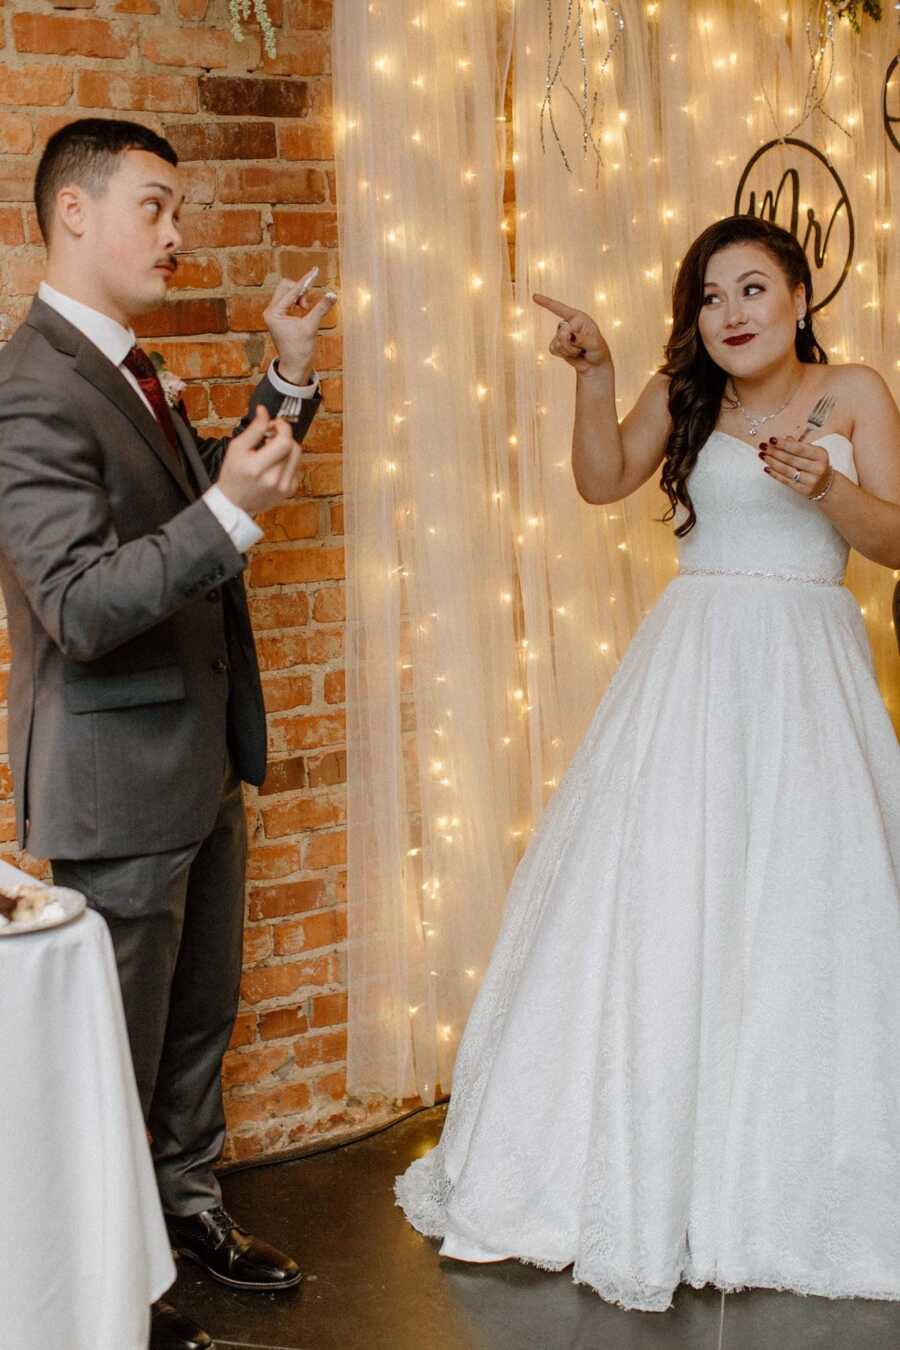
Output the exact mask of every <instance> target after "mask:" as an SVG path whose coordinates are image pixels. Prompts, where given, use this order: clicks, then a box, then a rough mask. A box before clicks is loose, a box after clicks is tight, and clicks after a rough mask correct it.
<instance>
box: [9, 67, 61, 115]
mask: <svg viewBox="0 0 900 1350" xmlns="http://www.w3.org/2000/svg"><path fill="white" fill-rule="evenodd" d="M71 92H72V72H71V70H63V69H62V68H61V67H59V66H15V67H13V66H3V67H0V103H14V104H15V105H16V106H17V107H28V108H58V107H59V106H60V105H61V104H63V103H68V101H69V95H70V94H71Z"/></svg>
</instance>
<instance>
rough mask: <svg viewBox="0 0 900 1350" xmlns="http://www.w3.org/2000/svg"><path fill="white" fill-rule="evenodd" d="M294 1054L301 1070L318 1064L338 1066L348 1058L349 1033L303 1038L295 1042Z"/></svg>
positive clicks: (331, 1033)
mask: <svg viewBox="0 0 900 1350" xmlns="http://www.w3.org/2000/svg"><path fill="white" fill-rule="evenodd" d="M293 1052H294V1059H295V1060H296V1062H297V1063H298V1064H299V1066H300V1068H301V1069H311V1068H313V1067H314V1066H315V1065H318V1064H338V1063H340V1062H342V1061H343V1060H345V1059H346V1058H347V1032H346V1030H340V1031H331V1032H329V1033H328V1034H327V1035H325V1036H302V1037H300V1038H299V1039H298V1040H296V1041H295V1042H294V1045H293Z"/></svg>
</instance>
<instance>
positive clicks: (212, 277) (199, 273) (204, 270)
mask: <svg viewBox="0 0 900 1350" xmlns="http://www.w3.org/2000/svg"><path fill="white" fill-rule="evenodd" d="M221 284H222V268H221V265H220V263H219V260H218V258H213V257H209V256H202V255H201V256H200V257H196V258H194V257H189V256H188V255H186V254H181V256H180V257H179V258H178V271H177V272H176V273H175V276H174V278H173V280H172V282H171V287H172V289H173V290H178V291H210V290H212V289H213V288H214V287H216V286H221Z"/></svg>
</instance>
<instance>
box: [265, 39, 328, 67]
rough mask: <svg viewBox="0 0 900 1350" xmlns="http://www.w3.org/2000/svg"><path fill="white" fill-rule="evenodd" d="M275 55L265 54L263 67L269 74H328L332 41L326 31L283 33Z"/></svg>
mask: <svg viewBox="0 0 900 1350" xmlns="http://www.w3.org/2000/svg"><path fill="white" fill-rule="evenodd" d="M277 48H278V50H277V51H276V53H275V55H274V56H266V55H265V54H263V58H262V67H261V69H262V70H264V71H265V72H266V74H267V75H327V74H328V72H329V71H330V69H331V60H330V58H331V43H330V41H329V39H328V35H327V34H326V33H291V34H283V35H282V36H281V37H279V39H278V43H277Z"/></svg>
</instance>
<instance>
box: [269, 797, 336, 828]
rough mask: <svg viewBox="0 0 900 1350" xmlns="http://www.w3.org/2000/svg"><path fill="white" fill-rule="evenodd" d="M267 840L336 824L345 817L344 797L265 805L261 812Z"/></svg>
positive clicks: (304, 799) (297, 799)
mask: <svg viewBox="0 0 900 1350" xmlns="http://www.w3.org/2000/svg"><path fill="white" fill-rule="evenodd" d="M261 815H262V819H263V826H264V828H265V831H266V838H267V839H279V838H281V837H282V836H283V835H286V834H302V833H304V831H306V830H318V829H321V828H322V826H324V825H339V824H342V823H343V821H344V820H345V818H346V805H345V800H344V794H343V793H340V794H339V795H338V796H328V795H324V794H322V795H319V796H317V797H314V796H296V797H285V798H283V799H282V800H280V801H277V802H273V803H272V805H271V806H264V807H263V809H262V812H261Z"/></svg>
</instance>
